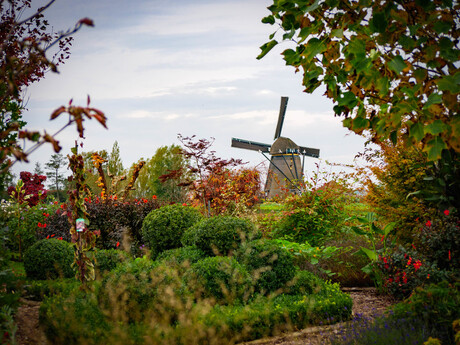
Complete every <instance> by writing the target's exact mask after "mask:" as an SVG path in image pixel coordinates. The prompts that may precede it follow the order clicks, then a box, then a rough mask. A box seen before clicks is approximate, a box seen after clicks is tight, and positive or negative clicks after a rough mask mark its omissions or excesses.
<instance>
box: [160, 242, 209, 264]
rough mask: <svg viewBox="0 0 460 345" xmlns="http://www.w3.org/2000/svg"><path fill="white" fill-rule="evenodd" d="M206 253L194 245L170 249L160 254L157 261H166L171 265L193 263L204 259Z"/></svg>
mask: <svg viewBox="0 0 460 345" xmlns="http://www.w3.org/2000/svg"><path fill="white" fill-rule="evenodd" d="M205 257H206V253H205V252H203V251H202V250H201V249H198V248H197V247H194V246H187V247H180V248H175V249H168V250H165V251H164V252H162V253H161V254H160V255H158V258H157V261H163V262H166V263H167V264H169V265H192V264H194V263H195V262H197V261H199V260H201V259H204V258H205Z"/></svg>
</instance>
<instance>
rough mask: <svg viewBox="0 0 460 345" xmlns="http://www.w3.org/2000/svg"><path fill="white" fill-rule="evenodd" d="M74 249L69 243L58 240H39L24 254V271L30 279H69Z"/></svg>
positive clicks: (71, 274) (71, 272) (72, 273)
mask: <svg viewBox="0 0 460 345" xmlns="http://www.w3.org/2000/svg"><path fill="white" fill-rule="evenodd" d="M73 259H74V248H73V245H72V244H71V243H69V242H66V241H62V240H58V239H54V238H52V239H46V240H40V241H38V242H36V243H35V244H33V245H32V246H31V247H30V248H29V249H28V250H27V251H26V252H25V253H24V270H25V271H26V275H27V277H29V278H32V279H41V280H43V279H55V278H58V277H65V278H70V277H73V276H74V271H73V269H72V267H71V265H72V262H73Z"/></svg>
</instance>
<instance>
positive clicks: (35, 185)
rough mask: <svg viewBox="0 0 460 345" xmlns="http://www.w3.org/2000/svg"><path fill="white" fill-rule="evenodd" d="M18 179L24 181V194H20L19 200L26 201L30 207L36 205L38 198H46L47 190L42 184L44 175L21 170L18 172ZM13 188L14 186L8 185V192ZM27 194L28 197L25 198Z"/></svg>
mask: <svg viewBox="0 0 460 345" xmlns="http://www.w3.org/2000/svg"><path fill="white" fill-rule="evenodd" d="M19 176H20V179H21V180H22V182H23V183H24V191H25V193H24V194H21V195H20V202H21V203H23V202H27V203H28V204H29V206H30V207H32V206H35V205H37V204H38V203H39V202H40V200H44V199H45V198H46V194H47V190H46V189H45V185H44V184H43V183H44V182H45V181H46V176H44V175H38V174H32V173H30V172H28V171H21V173H20V174H19ZM14 190H15V187H14V186H10V187H9V188H8V194H9V195H11V193H12V192H13V191H14ZM27 195H29V198H28V199H25V196H27Z"/></svg>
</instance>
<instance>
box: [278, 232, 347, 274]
mask: <svg viewBox="0 0 460 345" xmlns="http://www.w3.org/2000/svg"><path fill="white" fill-rule="evenodd" d="M273 242H274V243H277V244H278V245H279V246H280V247H281V248H283V249H285V250H286V251H287V252H289V253H290V254H291V255H293V257H294V263H295V264H297V265H299V266H300V265H301V264H302V262H305V261H307V262H309V263H310V264H311V265H318V264H319V262H320V261H323V260H328V259H331V258H332V257H334V256H335V255H337V254H338V252H340V251H347V250H349V249H347V248H343V247H342V248H338V247H335V246H320V247H312V246H310V244H309V243H308V242H305V243H297V242H292V241H288V240H286V239H275V240H273ZM318 269H319V270H320V271H321V272H322V273H323V274H326V275H328V276H333V275H334V274H335V273H333V272H331V270H323V269H322V268H321V267H318Z"/></svg>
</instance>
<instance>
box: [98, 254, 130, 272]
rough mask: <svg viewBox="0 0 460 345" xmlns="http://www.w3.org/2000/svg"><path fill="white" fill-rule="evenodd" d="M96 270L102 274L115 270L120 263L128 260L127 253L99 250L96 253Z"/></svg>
mask: <svg viewBox="0 0 460 345" xmlns="http://www.w3.org/2000/svg"><path fill="white" fill-rule="evenodd" d="M95 256H96V268H97V269H98V270H99V271H100V272H106V271H111V270H113V269H114V268H115V267H116V266H117V265H118V264H119V263H120V262H123V261H124V260H126V259H127V255H126V253H125V252H123V251H121V250H116V249H98V250H96V252H95Z"/></svg>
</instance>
